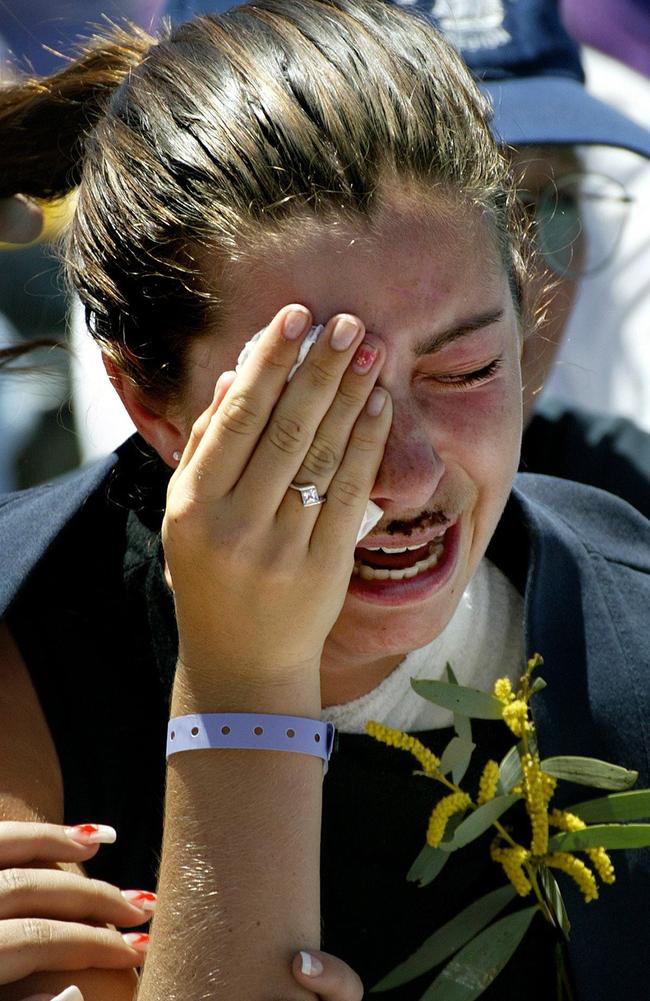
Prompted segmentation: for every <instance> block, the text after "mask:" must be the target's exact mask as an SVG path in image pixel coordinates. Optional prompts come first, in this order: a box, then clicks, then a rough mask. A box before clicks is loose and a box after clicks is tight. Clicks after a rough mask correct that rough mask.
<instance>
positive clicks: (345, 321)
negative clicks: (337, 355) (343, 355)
mask: <svg viewBox="0 0 650 1001" xmlns="http://www.w3.org/2000/svg"><path fill="white" fill-rule="evenodd" d="M358 333H359V324H358V323H357V321H356V320H353V319H352V317H351V316H340V317H339V318H338V320H337V321H336V324H335V326H334V330H333V331H332V337H331V339H330V344H331V345H332V347H333V348H334V350H335V351H347V349H348V348H349V347H350V345H351V344H352V341H353V340H354V338H355V337H356V336H357V334H358Z"/></svg>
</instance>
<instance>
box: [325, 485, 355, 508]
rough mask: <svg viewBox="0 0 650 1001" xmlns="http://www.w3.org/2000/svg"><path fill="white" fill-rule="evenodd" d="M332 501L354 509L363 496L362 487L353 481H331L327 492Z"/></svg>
mask: <svg viewBox="0 0 650 1001" xmlns="http://www.w3.org/2000/svg"><path fill="white" fill-rule="evenodd" d="M328 493H329V494H333V495H334V499H335V500H337V501H338V502H339V504H343V505H344V506H345V507H354V506H356V504H357V502H358V501H359V500H360V498H361V497H362V496H363V494H364V490H363V487H362V486H361V484H360V483H356V482H355V481H354V480H348V479H339V480H334V481H332V485H331V486H330V488H329V491H328Z"/></svg>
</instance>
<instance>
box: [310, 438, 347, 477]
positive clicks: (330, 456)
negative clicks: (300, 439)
mask: <svg viewBox="0 0 650 1001" xmlns="http://www.w3.org/2000/svg"><path fill="white" fill-rule="evenodd" d="M340 464H341V453H340V451H338V450H337V449H336V448H335V447H334V445H332V444H331V442H328V441H326V440H325V439H323V438H316V439H315V440H314V442H313V444H312V446H311V448H310V449H309V452H308V453H307V455H306V456H305V461H304V466H305V469H306V471H307V472H308V473H309V474H310V475H313V476H317V477H318V476H326V475H327V474H328V473H331V472H332V470H334V469H338V467H339V465H340Z"/></svg>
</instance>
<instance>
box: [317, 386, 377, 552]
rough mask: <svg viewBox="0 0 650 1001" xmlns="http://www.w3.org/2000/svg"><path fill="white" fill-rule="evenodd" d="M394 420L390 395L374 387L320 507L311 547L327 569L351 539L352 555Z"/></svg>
mask: <svg viewBox="0 0 650 1001" xmlns="http://www.w3.org/2000/svg"><path fill="white" fill-rule="evenodd" d="M392 420H393V408H392V401H391V398H390V394H389V393H387V392H386V390H385V389H383V388H382V387H380V386H375V387H374V389H373V391H372V393H371V394H370V396H369V398H368V402H367V403H366V406H365V408H364V410H363V413H362V414H361V415H360V417H359V418H358V420H357V422H356V424H355V426H354V430H353V431H352V434H351V435H350V440H349V442H348V447H347V449H346V452H345V456H344V458H343V461H342V463H341V465H340V466H339V468H338V470H337V472H336V474H335V475H334V477H333V478H332V481H331V483H330V485H329V487H328V490H327V503H326V504H325V505H324V507H322V508H320V509H319V510H320V514H319V517H318V521H317V523H316V527H315V528H314V531H313V534H312V537H311V543H310V549H311V551H312V552H313V553H314V555H315V557H316V559H317V561H318V562H319V565H322V566H323V567H324V568H325V567H327V566H328V564H330V563H331V559H332V556H333V555H335V554H337V553H340V549H341V546H345V545H347V543H348V541H349V545H350V555H351V556H352V552H353V549H354V544H355V541H356V538H357V533H358V531H359V527H360V525H361V521H362V519H363V514H364V511H365V509H366V506H367V503H368V498H369V496H370V493H371V491H372V488H373V486H374V484H375V480H376V479H377V474H378V472H379V467H380V465H381V460H382V457H383V454H384V448H385V446H386V441H387V439H388V435H389V433H390V426H391V423H392ZM321 561H322V563H321Z"/></svg>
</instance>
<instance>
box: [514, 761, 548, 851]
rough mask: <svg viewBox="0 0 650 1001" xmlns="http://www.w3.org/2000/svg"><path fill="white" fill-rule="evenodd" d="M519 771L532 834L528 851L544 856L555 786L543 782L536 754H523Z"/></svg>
mask: <svg viewBox="0 0 650 1001" xmlns="http://www.w3.org/2000/svg"><path fill="white" fill-rule="evenodd" d="M521 770H522V773H523V782H522V785H523V791H524V796H525V798H526V809H527V811H528V816H529V817H530V824H531V827H532V832H533V836H532V841H531V844H530V850H531V852H532V854H533V855H538V856H539V855H545V854H546V852H547V851H548V801H549V799H550V796H551V795H552V794H553V789H554V788H555V785H554V784H553V783H549V782H547V781H545V779H544V772H543V771H542V768H541V765H540V763H539V757H538V755H537V754H535V755H533V754H525V755H524V756H523V757H522V759H521Z"/></svg>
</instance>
